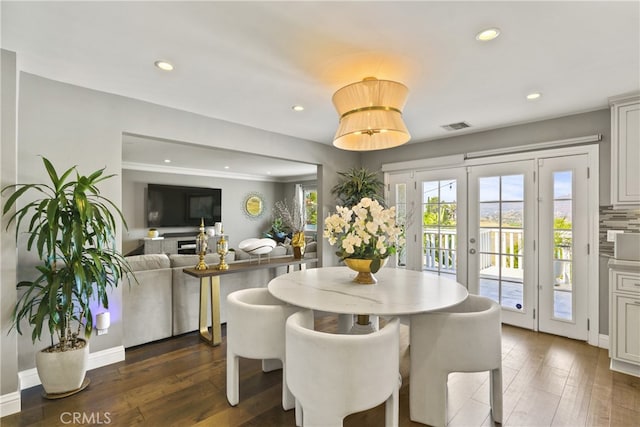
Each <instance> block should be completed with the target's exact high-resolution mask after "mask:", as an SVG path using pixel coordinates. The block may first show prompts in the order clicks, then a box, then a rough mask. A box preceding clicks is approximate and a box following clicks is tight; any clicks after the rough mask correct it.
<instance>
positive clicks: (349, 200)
mask: <svg viewBox="0 0 640 427" xmlns="http://www.w3.org/2000/svg"><path fill="white" fill-rule="evenodd" d="M338 175H339V176H340V181H339V182H338V184H336V185H335V186H334V187H333V188H332V189H331V193H332V194H333V195H334V196H336V199H337V202H338V204H340V205H342V206H344V207H346V208H351V207H353V206H355V205H357V204H358V203H360V200H362V199H363V198H365V197H367V198H369V199H371V200H375V201H377V202H378V203H380V204H381V205H382V206H385V201H384V197H383V196H382V189H383V188H384V183H383V182H382V181H381V180H380V179H379V178H378V175H377V174H376V173H375V172H371V171H369V170H367V169H366V168H351V169H349V170H348V171H346V172H338Z"/></svg>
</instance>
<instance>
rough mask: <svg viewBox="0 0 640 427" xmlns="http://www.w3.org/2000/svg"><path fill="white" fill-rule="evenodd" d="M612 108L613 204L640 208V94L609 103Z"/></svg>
mask: <svg viewBox="0 0 640 427" xmlns="http://www.w3.org/2000/svg"><path fill="white" fill-rule="evenodd" d="M609 104H610V105H611V204H612V205H614V206H615V207H621V208H624V207H637V206H640V167H638V165H639V164H640V94H638V93H634V94H626V95H620V96H616V97H613V98H610V99H609Z"/></svg>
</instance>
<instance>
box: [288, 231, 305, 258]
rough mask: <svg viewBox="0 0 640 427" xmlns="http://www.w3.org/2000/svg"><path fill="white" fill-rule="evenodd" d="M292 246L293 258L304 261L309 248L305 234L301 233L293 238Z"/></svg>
mask: <svg viewBox="0 0 640 427" xmlns="http://www.w3.org/2000/svg"><path fill="white" fill-rule="evenodd" d="M291 246H292V247H293V258H294V259H302V258H303V257H304V250H305V247H306V246H307V243H306V241H305V237H304V232H302V231H300V232H298V233H295V234H294V235H293V236H292V237H291Z"/></svg>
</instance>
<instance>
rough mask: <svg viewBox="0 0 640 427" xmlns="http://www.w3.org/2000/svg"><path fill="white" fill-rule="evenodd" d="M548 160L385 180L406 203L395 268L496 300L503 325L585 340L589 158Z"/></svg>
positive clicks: (497, 162)
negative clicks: (443, 278) (444, 278)
mask: <svg viewBox="0 0 640 427" xmlns="http://www.w3.org/2000/svg"><path fill="white" fill-rule="evenodd" d="M594 151H595V153H596V155H595V156H594V155H591V157H592V158H595V159H596V161H597V150H594ZM543 154H544V153H540V154H537V155H536V153H534V154H530V155H522V156H509V157H507V158H501V159H496V158H494V159H491V160H493V161H494V162H492V163H490V162H488V161H486V160H485V161H484V162H482V161H475V162H467V163H468V164H467V165H464V166H457V167H452V168H447V169H437V170H429V171H415V172H411V173H403V174H394V175H388V176H387V177H386V179H387V184H388V187H387V188H388V190H389V192H388V193H387V197H388V199H387V200H388V201H389V202H390V204H391V205H396V204H397V203H399V202H401V207H400V208H398V212H402V215H403V220H402V221H404V224H405V225H406V237H407V242H406V245H405V247H404V248H403V251H402V261H401V262H400V263H399V264H401V265H400V266H401V267H403V268H410V269H415V270H422V271H426V272H431V273H435V274H439V275H448V276H451V277H454V278H455V279H456V280H457V281H458V282H460V283H462V284H464V285H466V286H467V288H468V289H469V292H470V293H473V294H478V295H483V296H486V297H489V298H491V299H493V300H495V301H497V302H498V303H499V304H500V305H501V306H502V308H503V315H502V320H503V322H504V323H508V324H512V325H515V326H520V327H524V328H528V329H533V330H541V331H544V332H549V333H553V334H558V335H563V336H569V337H572V338H576V339H587V338H588V337H593V336H589V335H588V325H587V322H588V320H587V319H588V312H589V311H597V297H595V296H594V298H595V301H596V303H595V305H594V306H589V301H590V300H589V297H588V295H589V293H592V294H593V293H594V289H593V288H595V290H596V292H597V277H596V278H593V277H592V278H589V277H587V276H589V272H591V274H592V275H594V276H597V274H593V273H594V271H597V270H594V267H593V265H594V264H597V258H595V259H594V257H593V256H589V244H588V243H589V241H590V240H589V239H590V238H591V239H592V240H593V237H590V236H593V234H594V230H593V227H591V228H590V226H589V223H590V221H591V222H593V218H594V217H595V218H596V220H595V222H596V224H597V204H596V205H595V209H594V202H593V200H589V197H590V196H589V194H592V195H593V193H594V191H593V185H592V184H588V182H589V177H588V172H587V171H588V167H589V162H590V160H589V155H588V154H571V155H564V156H561V155H556V154H555V152H554V155H553V156H548V157H547V156H544V155H543ZM514 157H516V158H514ZM518 157H519V158H518ZM508 160H512V161H508ZM590 185H591V187H590ZM595 185H596V187H597V182H596V184H595ZM595 191H596V199H597V189H596V190H595ZM596 203H597V202H596ZM595 235H596V238H597V229H596V231H595ZM594 280H595V286H594V285H593V283H594ZM596 337H597V334H596Z"/></svg>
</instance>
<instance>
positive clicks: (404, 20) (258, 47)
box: [0, 1, 640, 161]
mask: <svg viewBox="0 0 640 427" xmlns="http://www.w3.org/2000/svg"><path fill="white" fill-rule="evenodd" d="M0 5H1V6H0V7H1V8H2V9H1V12H2V16H1V18H2V40H1V41H2V47H3V48H5V49H8V50H11V51H15V52H17V54H18V58H19V65H20V68H21V69H22V70H24V71H27V72H30V73H34V74H38V75H41V76H44V77H48V78H51V79H54V80H59V81H63V82H68V83H73V84H76V85H80V86H85V87H89V88H92V89H97V90H101V91H105V92H110V93H115V94H120V95H124V96H129V97H133V98H137V99H142V100H145V101H150V102H153V103H157V104H161V105H166V106H170V107H174V108H178V109H182V110H186V111H191V112H195V113H199V114H203V115H206V116H211V117H215V118H219V119H223V120H227V121H231V122H235V123H240V124H244V125H248V126H252V127H256V128H261V129H265V130H269V131H273V132H278V133H282V134H285V135H291V136H295V137H299V138H304V139H308V140H311V141H316V142H318V143H323V144H331V141H332V137H333V133H334V132H335V129H336V127H337V123H338V118H337V115H336V112H335V110H334V108H333V105H332V103H331V97H332V95H333V93H334V92H335V91H336V90H337V89H339V88H340V87H342V86H344V85H346V84H349V83H352V82H354V81H358V80H361V79H362V78H364V77H367V76H376V77H378V78H385V79H391V80H397V81H400V82H402V83H404V84H405V85H407V86H408V87H409V91H410V92H409V98H408V101H407V104H406V107H405V110H404V118H405V122H406V124H407V127H408V128H409V130H410V132H411V134H412V140H411V142H422V141H427V140H431V139H437V138H442V137H446V136H450V135H452V132H448V131H446V130H444V129H443V128H442V127H441V126H442V125H445V124H449V123H453V122H459V121H466V122H468V123H469V124H470V125H471V126H472V127H471V128H470V129H466V130H462V131H457V132H458V133H454V134H460V133H464V132H474V131H476V132H477V131H480V130H486V129H491V128H496V127H502V126H506V125H510V124H516V123H523V122H529V121H536V120H541V119H545V118H551V117H558V116H563V115H568V114H574V113H579V112H583V111H589V110H595V109H600V108H606V107H607V105H608V104H607V98H608V97H609V96H613V95H617V94H621V93H626V92H630V91H636V90H639V89H640V81H639V79H640V77H639V76H640V3H639V2H638V1H625V2H613V1H602V2H598V1H590V2H575V1H569V2H559V1H558V2H519V1H511V2H506V1H505V2H484V1H472V2H458V1H449V2H431V1H409V2H391V1H390V2H377V1H368V2H329V1H326V2H265V1H262V2H244V1H229V2H213V1H209V2H203V1H200V2H186V1H179V2H151V1H148V2H120V1H116V2H93V1H89V2H55V1H47V2H11V1H2V2H1V3H0ZM490 26H496V27H499V28H500V29H501V35H500V37H499V38H497V39H496V40H494V41H492V42H489V43H486V42H485V43H482V42H478V41H476V40H475V34H476V33H477V32H478V31H479V30H481V29H484V28H487V27H490ZM158 59H166V60H169V61H171V62H172V63H173V64H174V65H175V70H174V71H172V72H169V73H167V72H162V71H160V70H158V69H156V68H155V67H154V66H153V63H154V61H156V60H158ZM532 91H538V92H541V93H542V97H541V98H540V99H538V100H536V101H533V102H532V101H527V100H526V99H525V95H526V94H527V93H529V92H532ZM295 104H300V105H303V106H304V107H305V110H304V111H303V112H299V113H296V112H294V111H292V110H291V106H293V105H295ZM139 142H141V141H139ZM125 160H129V159H126V158H125ZM131 161H133V160H131Z"/></svg>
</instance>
